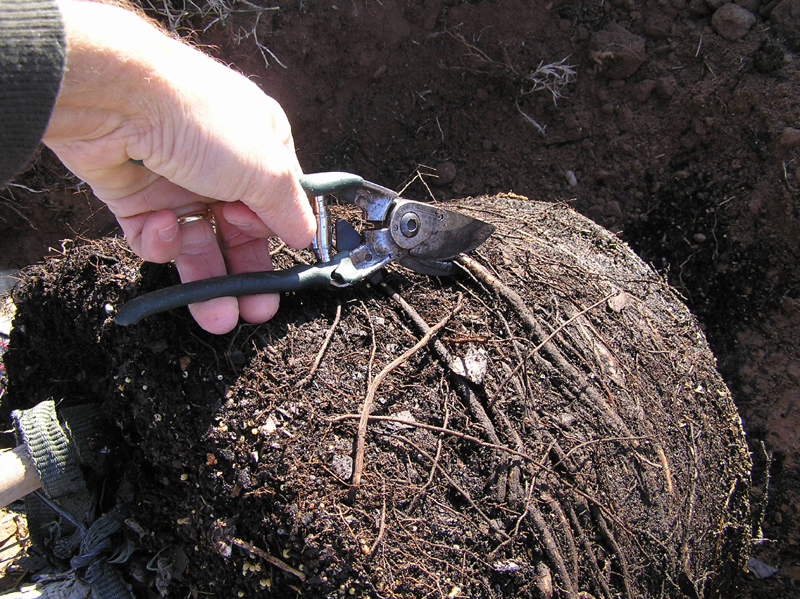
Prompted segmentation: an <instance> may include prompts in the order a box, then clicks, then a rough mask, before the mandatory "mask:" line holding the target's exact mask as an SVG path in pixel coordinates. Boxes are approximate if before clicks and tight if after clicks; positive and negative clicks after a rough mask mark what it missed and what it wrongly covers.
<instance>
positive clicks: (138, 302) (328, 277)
mask: <svg viewBox="0 0 800 599" xmlns="http://www.w3.org/2000/svg"><path fill="white" fill-rule="evenodd" d="M337 266H338V264H337V261H333V262H329V263H325V264H319V265H316V266H293V267H292V268H287V269H285V270H277V271H270V272H248V273H240V274H237V275H226V276H223V277H213V278H210V279H201V280H199V281H192V282H191V283H183V284H181V285H173V286H172V287H167V288H165V289H159V290H158V291H153V292H151V293H146V294H145V295H140V296H139V297H136V298H134V299H132V300H131V301H129V302H127V303H126V304H124V305H123V306H122V307H121V308H120V309H119V312H117V315H116V316H115V317H114V322H116V323H117V324H119V325H122V326H128V325H131V324H136V323H137V322H139V321H140V320H142V319H143V318H147V317H148V316H152V315H153V314H158V313H159V312H166V311H167V310H172V309H174V308H179V307H181V306H188V305H189V304H196V303H198V302H204V301H207V300H210V299H214V298H217V297H231V296H232V297H241V296H244V295H259V294H261V293H285V292H287V291H301V290H303V289H312V288H320V287H331V286H332V280H333V273H334V271H335V270H336V268H337Z"/></svg>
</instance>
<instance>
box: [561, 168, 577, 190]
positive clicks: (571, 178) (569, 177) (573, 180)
mask: <svg viewBox="0 0 800 599" xmlns="http://www.w3.org/2000/svg"><path fill="white" fill-rule="evenodd" d="M564 179H566V181H567V185H569V186H570V187H577V186H578V178H577V177H576V176H575V173H573V172H572V171H567V172H565V173H564Z"/></svg>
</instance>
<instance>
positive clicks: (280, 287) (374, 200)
mask: <svg viewBox="0 0 800 599" xmlns="http://www.w3.org/2000/svg"><path fill="white" fill-rule="evenodd" d="M300 184H301V185H302V187H303V189H304V190H305V192H306V193H307V194H308V196H309V198H310V199H311V200H312V206H313V208H314V213H315V215H316V217H317V234H316V237H315V239H314V242H313V244H312V247H313V250H314V253H315V255H316V257H317V260H318V262H317V263H316V264H313V265H299V266H293V267H292V268H287V269H284V270H277V271H264V272H250V273H241V274H235V275H226V276H221V277H213V278H209V279H202V280H199V281H193V282H191V283H183V284H180V285H174V286H172V287H167V288H165V289H160V290H158V291H153V292H151V293H147V294H145V295H141V296H139V297H137V298H134V299H132V300H131V301H129V302H127V303H126V304H125V305H123V306H122V307H121V308H120V310H119V312H118V313H117V315H116V317H115V319H114V320H115V322H116V323H117V324H120V325H123V326H127V325H131V324H134V323H137V322H139V321H140V320H142V319H143V318H146V317H148V316H151V315H153V314H157V313H159V312H165V311H167V310H172V309H173V308H177V307H180V306H186V305H189V304H194V303H197V302H203V301H206V300H210V299H213V298H216V297H227V296H234V297H239V296H243V295H257V294H261V293H283V292H287V291H301V290H305V289H310V288H326V287H327V288H338V287H348V286H350V285H353V284H354V283H358V282H360V281H363V280H365V279H369V278H371V277H372V276H373V275H375V274H376V273H377V272H378V271H379V270H380V269H381V268H383V267H384V266H386V265H387V264H388V263H389V262H397V263H398V264H401V265H403V266H405V267H406V268H409V269H411V270H413V271H415V272H418V273H422V274H427V275H435V276H440V275H450V274H453V273H454V272H455V270H456V267H455V265H454V264H453V262H452V261H453V259H455V258H456V257H457V256H458V255H459V254H461V253H466V252H470V251H472V250H474V249H475V248H477V247H478V246H479V245H480V244H482V243H483V242H484V241H486V239H488V237H489V236H490V235H491V234H492V232H493V231H494V227H493V226H492V225H490V224H488V223H485V222H483V221H480V220H478V219H475V218H472V217H469V216H466V215H465V214H461V213H459V212H454V211H452V210H445V209H444V208H440V207H438V206H435V205H432V204H426V203H423V202H415V201H413V200H406V199H403V198H401V197H400V195H399V194H398V193H396V192H394V191H392V190H390V189H387V188H385V187H381V186H380V185H376V184H375V183H370V182H368V181H364V179H362V178H361V177H359V176H358V175H353V174H350V173H316V174H310V175H303V176H302V177H301V178H300ZM329 196H333V197H335V198H337V199H339V200H340V201H343V202H347V203H350V204H354V205H356V206H358V207H359V208H360V209H361V210H362V211H363V213H364V221H365V223H366V225H367V228H365V229H364V230H363V231H362V233H360V234H359V233H358V232H357V231H356V230H355V229H354V228H353V227H352V226H351V225H350V224H349V223H348V222H347V221H346V220H344V219H337V221H336V222H335V224H334V223H333V222H332V220H331V215H330V211H329V209H328V198H329ZM334 230H335V234H336V238H335V244H334V243H332V237H333V233H334Z"/></svg>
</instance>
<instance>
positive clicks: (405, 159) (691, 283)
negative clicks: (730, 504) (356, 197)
mask: <svg viewBox="0 0 800 599" xmlns="http://www.w3.org/2000/svg"><path fill="white" fill-rule="evenodd" d="M275 4H276V5H280V6H281V8H280V10H277V11H272V12H269V13H264V14H263V15H262V18H261V19H260V21H259V28H258V29H257V32H258V34H259V36H260V37H259V38H258V39H259V41H261V42H262V43H263V44H264V45H265V46H267V47H268V48H269V49H270V50H271V51H272V52H273V53H274V55H275V56H276V57H277V58H278V59H280V61H281V62H282V63H283V64H284V65H286V67H287V68H285V69H284V68H282V67H281V66H279V65H278V64H277V63H276V62H275V61H274V60H273V59H272V58H271V57H270V56H269V55H267V58H268V59H269V63H270V64H269V67H265V63H264V60H263V58H262V55H261V54H260V53H259V52H258V50H257V48H256V46H255V45H254V43H253V38H252V37H250V38H245V39H242V37H243V36H242V34H243V33H244V32H246V31H249V30H250V29H252V23H253V15H252V13H241V14H233V15H230V17H228V18H227V19H225V20H224V23H223V22H218V23H216V24H215V25H213V26H211V27H210V28H209V29H208V30H207V31H206V32H205V33H198V34H196V35H195V39H197V40H198V41H200V42H201V43H203V44H207V45H210V46H211V47H209V51H210V52H212V53H215V54H216V55H217V56H219V57H220V58H221V59H223V60H225V61H226V62H228V63H232V64H233V65H234V66H235V67H237V68H239V69H240V70H242V71H243V72H245V73H247V74H248V75H251V76H253V77H255V78H257V80H259V81H260V82H261V83H262V85H263V87H264V89H265V90H266V91H268V93H271V94H272V95H274V96H275V97H276V98H277V99H278V100H279V101H280V102H281V103H282V104H283V106H284V107H285V108H286V110H287V112H288V113H289V116H290V119H291V121H292V123H293V126H294V130H295V138H296V142H297V146H298V150H299V154H300V158H301V162H302V164H303V166H304V168H305V169H306V170H307V171H318V170H329V169H332V170H349V171H354V172H358V173H359V174H362V175H363V176H365V177H366V178H367V179H370V180H373V181H376V182H378V183H380V184H383V185H386V186H389V187H394V188H400V187H402V186H403V185H404V184H405V183H406V182H408V181H410V180H411V179H413V178H414V176H415V175H418V174H424V175H432V174H438V175H440V179H438V180H437V179H435V178H433V177H431V176H428V177H426V180H427V182H428V184H429V185H430V189H431V191H432V193H433V195H434V196H435V197H436V198H452V197H463V196H467V195H478V194H481V193H498V192H508V191H511V190H513V191H514V192H517V193H520V194H523V195H525V196H527V197H529V198H531V199H532V200H544V201H556V200H560V201H567V202H569V203H570V205H571V206H573V207H574V208H575V209H577V210H578V211H580V212H581V213H583V214H585V215H587V216H589V217H590V218H592V219H593V220H594V221H595V222H597V223H599V224H601V225H603V226H605V227H608V228H609V229H611V230H612V231H615V232H618V233H619V235H620V236H621V237H622V239H624V240H626V241H628V242H629V243H630V244H631V246H632V247H633V248H634V249H635V251H636V252H637V253H638V254H639V255H640V256H641V257H642V258H643V259H644V260H645V261H646V262H648V263H651V264H653V265H654V266H655V267H656V268H657V269H659V270H661V271H662V272H664V273H665V275H666V276H668V278H669V281H670V282H671V283H672V284H673V285H674V286H675V287H676V289H677V290H678V291H679V292H680V293H682V294H683V296H684V297H685V299H686V302H687V304H688V306H689V307H690V309H691V310H692V311H693V312H694V314H696V315H697V317H698V318H699V320H700V323H701V327H702V328H703V329H704V331H705V333H706V335H707V336H708V339H709V342H710V344H711V347H712V349H713V350H714V352H715V353H716V355H717V357H718V359H719V369H720V371H721V372H722V374H723V376H724V378H725V379H726V381H727V383H728V385H729V386H730V388H731V390H732V392H733V397H734V400H735V401H736V404H737V406H738V408H739V410H740V413H741V414H742V418H743V421H744V427H745V430H746V431H747V432H748V434H749V440H750V442H751V445H752V447H753V449H754V450H756V452H757V455H760V453H759V452H760V445H759V442H760V441H763V442H764V444H765V447H766V449H767V451H768V452H769V454H770V455H771V456H772V462H771V468H770V474H771V475H772V476H771V488H770V502H769V504H768V508H767V517H766V520H765V522H764V529H763V532H764V537H765V538H766V539H769V542H767V543H763V544H761V545H759V546H758V547H757V548H756V553H755V555H756V557H758V558H759V559H761V560H762V561H765V562H767V563H769V564H771V565H774V566H776V567H778V568H780V572H779V573H778V574H777V575H775V576H773V577H771V578H769V579H767V580H761V581H757V580H755V579H753V578H752V577H750V578H746V580H748V581H749V582H750V584H751V588H746V589H744V590H743V593H744V594H745V595H749V594H752V596H786V597H789V596H793V595H796V594H797V593H798V589H797V587H798V586H800V582H799V581H800V554H799V552H798V542H800V536H799V535H800V524H799V523H798V520H799V519H800V496H798V493H797V487H798V485H797V483H798V478H799V477H800V464H799V463H798V450H800V447H798V445H797V438H798V431H799V430H800V410H798V409H797V404H798V402H800V359H798V351H799V350H798V344H797V341H796V340H797V338H798V336H799V335H800V305H798V301H799V300H798V278H800V274H798V273H800V268H798V266H799V265H798V243H797V239H798V237H800V225H798V189H800V159H799V158H800V156H799V154H800V150H798V146H797V145H794V143H795V142H793V141H792V139H793V138H792V137H791V130H792V128H800V122H798V114H800V81H799V80H798V76H799V74H798V71H797V65H796V60H795V59H794V55H793V52H794V51H795V50H796V46H795V47H793V46H792V44H796V43H797V40H796V39H786V36H789V37H792V35H793V34H792V32H791V29H789V30H788V33H787V29H786V27H782V26H781V23H780V22H779V21H777V20H775V19H772V20H771V18H770V11H771V10H772V9H773V8H774V6H775V3H774V2H771V3H763V4H761V3H759V2H758V1H757V0H756V1H754V2H742V4H747V5H749V6H750V7H751V8H752V9H753V11H754V12H755V14H756V17H757V21H756V23H755V25H754V26H753V27H752V28H751V29H750V30H749V32H748V33H747V34H746V35H744V36H743V37H742V38H741V39H739V40H737V41H729V40H727V39H725V38H723V37H721V36H720V35H719V34H717V33H716V32H715V31H714V29H713V28H712V26H711V20H712V11H711V10H710V9H709V8H707V4H706V3H704V2H700V1H696V0H692V1H691V2H687V1H685V0H670V1H659V2H649V1H648V2H636V3H634V2H630V1H628V2H626V1H624V0H614V1H611V2H608V1H606V2H599V1H598V2H594V1H592V2H577V1H576V2H552V3H549V4H545V3H542V4H539V3H527V2H515V1H505V2H493V1H488V0H486V1H484V2H471V3H468V2H449V1H443V0H441V1H432V2H416V1H405V2H395V1H392V0H382V2H377V1H372V0H367V1H363V0H358V1H353V0H350V1H347V2H344V3H341V4H340V5H332V4H328V3H304V2H278V3H275ZM783 4H784V5H788V4H790V2H788V0H785V1H784V3H783ZM213 17H214V15H211V16H210V17H208V18H207V19H206V20H205V21H203V20H202V19H199V18H198V19H195V20H194V21H192V20H191V19H186V20H184V21H183V23H182V25H183V26H185V27H189V26H194V27H195V28H196V29H203V28H204V27H205V25H207V24H208V23H210V21H211V20H212V18H213ZM223 24H224V26H222V25H223ZM614 24H618V25H621V26H622V27H624V28H625V29H626V30H627V31H628V32H630V33H632V34H634V35H635V36H638V38H639V40H638V41H637V40H634V42H636V43H633V42H632V43H631V44H630V45H629V46H626V50H625V51H624V52H619V51H617V55H618V56H622V57H623V58H624V60H622V59H620V60H618V61H616V62H614V61H613V60H611V59H610V57H609V56H608V53H607V52H604V50H603V46H602V44H600V47H599V49H598V41H597V40H598V39H601V40H602V39H606V40H607V39H608V34H604V36H606V37H604V38H603V37H601V38H598V37H596V34H597V33H598V32H601V31H607V32H608V31H610V32H612V33H613V32H614V28H613V27H612V26H613V25H614ZM795 29H796V28H795ZM616 35H619V33H618V32H617V34H616ZM782 36H783V37H782ZM639 41H641V42H643V45H642V46H641V53H640V52H639V49H640V46H639V45H638V43H639ZM606 43H607V42H606ZM590 50H591V56H590ZM611 55H612V56H613V55H614V52H611ZM566 57H568V58H567V60H566V63H567V64H570V65H574V68H575V70H576V71H577V78H576V80H575V82H574V83H572V84H570V85H569V86H567V87H566V88H565V89H563V90H562V92H561V97H560V98H559V99H558V101H557V103H554V101H553V97H552V95H551V94H550V93H549V92H547V91H539V92H535V93H530V94H525V95H522V94H521V92H522V91H523V90H524V89H526V88H525V87H524V86H525V85H526V80H525V78H524V77H525V75H526V74H528V73H531V72H533V71H534V70H535V69H536V68H537V66H539V65H540V64H542V63H544V64H548V63H553V62H557V61H560V60H562V59H564V58H566ZM637 57H638V58H637ZM641 58H643V62H642V63H641V65H640V66H639V67H638V68H637V69H635V70H634V71H633V72H632V73H631V74H629V75H627V76H626V77H625V78H623V79H611V78H609V76H608V75H614V76H621V74H626V73H627V71H629V70H631V69H632V68H633V67H634V65H635V64H636V63H637V62H638V61H639V59H641ZM620 69H621V71H620ZM626 69H627V71H626ZM522 113H525V114H526V115H528V116H529V117H530V118H532V119H534V120H535V121H537V122H538V123H539V124H540V125H543V126H546V130H545V133H546V134H545V135H541V134H540V133H539V132H538V131H537V129H536V128H535V127H534V126H533V125H532V124H530V123H529V122H528V121H527V120H526V119H525V117H524V116H523V114H522ZM787 128H788V129H787ZM44 164H45V165H46V166H45V169H46V172H49V170H50V169H54V168H55V167H53V166H48V165H52V160H51V159H46V160H45V162H44ZM567 171H571V172H572V174H573V175H574V177H575V178H574V180H572V182H573V183H575V182H576V183H577V185H576V186H571V185H569V183H567V175H566V172H567ZM40 173H41V168H40V169H39V170H34V171H31V172H29V173H27V174H26V175H24V176H23V177H22V178H21V179H20V180H19V182H20V183H22V184H24V185H26V186H28V187H31V188H32V189H37V190H43V189H51V190H52V191H51V192H47V193H41V194H28V193H27V192H25V190H23V189H20V188H12V191H13V193H14V195H15V197H16V203H15V204H14V207H15V210H19V211H20V212H22V214H23V215H25V216H28V218H29V219H30V220H31V221H32V222H33V223H34V224H36V226H38V227H39V228H40V231H38V232H37V231H32V230H31V229H30V228H29V226H28V225H27V224H26V223H25V221H24V220H23V219H22V218H21V217H20V216H19V215H18V214H17V213H16V212H14V211H12V210H9V209H7V208H5V207H4V208H3V212H2V214H1V216H2V217H3V218H4V219H5V221H6V222H7V223H9V224H10V227H9V228H6V229H5V230H4V231H3V234H2V236H0V237H1V239H0V244H2V248H3V249H2V251H3V256H4V257H5V259H6V260H7V264H5V265H3V266H23V265H25V264H28V263H31V262H34V261H36V260H38V259H39V258H40V257H41V255H42V254H44V253H45V252H46V251H47V247H48V246H52V247H59V243H58V239H59V236H69V237H73V236H74V233H75V232H78V233H80V234H82V235H85V236H96V235H98V234H99V233H103V232H105V229H104V228H103V227H104V226H105V223H107V222H108V221H107V220H106V221H104V223H102V226H100V225H98V226H94V225H93V224H92V223H91V222H89V221H87V216H88V214H90V213H91V208H90V207H89V206H91V205H90V204H88V202H89V200H88V199H86V196H85V195H84V194H83V192H79V191H78V187H77V186H76V182H70V181H69V180H67V182H66V183H63V182H60V181H61V179H59V178H58V177H56V178H55V179H53V180H50V179H47V180H42V179H41V177H42V175H41V174H40ZM64 189H66V191H64ZM76 193H80V194H81V195H80V198H79V200H78V201H76V199H75V198H73V197H71V196H73V195H75V194H76ZM427 194H428V190H427V189H426V188H425V187H423V186H422V185H420V184H419V181H418V180H417V182H416V183H415V184H414V185H413V186H412V187H411V188H410V189H409V190H408V192H407V195H410V196H412V197H416V198H422V197H425V196H426V195H427ZM3 195H4V196H6V197H8V193H4V194H3ZM84 205H85V206H87V208H85V209H84V208H80V207H82V206H84ZM75 206H78V207H79V209H76V208H75ZM61 207H65V208H68V209H69V210H77V212H76V213H75V214H72V215H67V216H69V218H67V217H65V215H64V212H63V211H62V210H61ZM55 208H59V209H58V210H56V209H55ZM509 216H513V215H509ZM96 218H99V216H98V217H96ZM106 218H107V217H106ZM42 223H47V225H46V226H45V225H44V224H42ZM62 223H65V224H64V225H62ZM45 233H46V234H47V235H52V237H47V236H46V235H45ZM34 241H35V242H37V243H38V244H39V247H38V248H35V247H34V244H33V242H34Z"/></svg>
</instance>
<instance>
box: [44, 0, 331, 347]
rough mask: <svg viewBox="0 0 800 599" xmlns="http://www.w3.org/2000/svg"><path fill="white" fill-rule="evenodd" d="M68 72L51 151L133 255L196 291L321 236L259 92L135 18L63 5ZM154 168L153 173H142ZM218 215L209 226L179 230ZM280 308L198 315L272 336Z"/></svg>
mask: <svg viewBox="0 0 800 599" xmlns="http://www.w3.org/2000/svg"><path fill="white" fill-rule="evenodd" d="M59 6H60V9H61V11H62V15H63V18H64V22H65V28H66V33H67V72H66V75H65V78H64V81H63V83H62V87H61V91H60V92H59V96H58V100H57V102H56V106H55V109H54V111H53V115H52V117H51V119H50V123H49V125H48V128H47V131H46V133H45V136H44V142H45V144H46V145H47V146H49V147H50V148H51V149H52V150H53V151H54V152H55V153H56V155H57V156H58V157H59V158H60V159H61V160H62V162H64V164H65V165H66V166H67V167H68V168H69V169H70V170H71V171H72V172H73V173H75V174H76V175H77V176H78V177H80V178H81V179H82V180H84V181H86V182H87V183H88V184H89V185H90V186H91V188H92V190H93V192H94V193H95V195H96V196H97V197H98V198H99V199H101V200H102V201H104V202H105V203H106V204H107V205H108V207H109V208H110V209H111V211H112V212H113V213H114V214H115V216H116V217H117V220H118V221H119V223H120V225H121V227H122V229H123V231H124V232H125V236H126V238H127V240H128V242H129V244H130V246H131V248H132V249H133V250H134V251H135V252H136V253H137V254H138V255H139V256H140V257H142V258H143V259H145V260H149V261H153V262H168V261H170V260H174V261H175V264H176V266H177V268H178V271H179V273H180V276H181V280H182V281H183V282H189V281H194V280H197V279H203V278H207V277H212V276H218V275H224V274H233V273H240V272H251V271H263V270H271V269H272V261H271V259H270V255H269V248H268V238H269V237H270V236H273V235H277V236H278V237H280V238H281V239H283V240H284V241H285V242H286V243H287V244H288V245H290V246H292V247H295V248H301V247H305V246H307V245H308V244H309V243H310V242H311V239H312V237H313V236H314V231H315V227H316V224H315V220H314V216H313V214H312V212H311V208H310V205H309V203H308V199H307V197H306V195H305V193H304V192H303V190H302V189H301V188H300V185H299V183H298V176H299V175H300V174H301V169H300V165H299V163H298V162H297V158H296V156H295V152H294V142H293V139H292V135H291V128H290V126H289V122H288V120H287V118H286V115H285V114H284V112H283V110H282V109H281V108H280V106H279V105H278V103H277V102H275V100H273V99H272V98H270V97H268V96H267V95H265V94H264V93H263V92H262V91H261V90H260V89H259V88H258V87H257V86H256V85H255V84H254V83H252V82H251V81H249V80H248V79H246V78H245V77H243V76H241V75H239V74H237V73H235V72H234V71H233V70H231V69H229V68H227V67H225V66H223V65H221V64H220V63H218V62H216V61H214V60H213V59H211V58H210V57H208V56H206V55H204V54H202V53H201V52H199V51H198V50H195V49H193V48H191V47H189V46H187V45H186V44H184V43H182V42H181V41H178V40H175V39H172V38H170V37H168V36H167V35H165V34H164V33H162V32H161V31H159V30H158V29H157V28H156V27H154V26H153V25H151V24H149V23H148V22H147V21H145V20H144V19H142V18H140V17H138V16H137V15H135V14H133V13H131V12H128V11H126V10H124V9H121V8H118V7H115V6H110V5H104V4H97V3H93V2H87V1H82V0H60V4H59ZM129 159H134V160H138V161H142V162H143V163H144V166H139V165H136V164H133V163H131V162H130V160H129ZM206 206H210V209H211V211H212V212H213V215H214V218H215V221H216V229H217V230H216V232H215V231H214V228H213V227H212V224H211V222H210V221H209V220H199V221H196V222H192V223H190V224H185V225H183V226H179V224H178V218H179V217H181V216H183V215H186V214H189V213H193V212H197V211H198V210H201V209H203V208H205V207H206ZM277 308H278V296H277V295H261V296H250V297H242V298H238V299H237V298H230V297H227V298H217V299H213V300H209V301H207V302H202V303H199V304H194V305H192V306H190V310H191V312H192V315H193V316H194V318H195V320H197V322H198V324H199V325H200V326H201V327H203V328H204V329H206V330H207V331H210V332H212V333H225V332H228V331H230V330H232V329H233V328H234V327H235V326H236V324H237V322H238V318H239V316H240V315H241V317H242V318H244V319H245V320H247V321H250V322H256V323H258V322H264V321H266V320H268V319H269V318H271V317H272V316H273V315H274V313H275V311H276V310H277Z"/></svg>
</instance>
